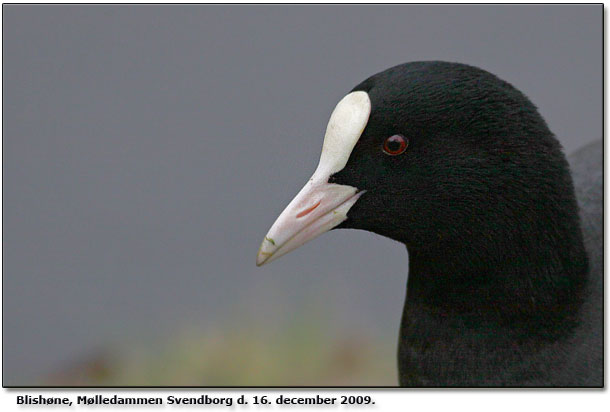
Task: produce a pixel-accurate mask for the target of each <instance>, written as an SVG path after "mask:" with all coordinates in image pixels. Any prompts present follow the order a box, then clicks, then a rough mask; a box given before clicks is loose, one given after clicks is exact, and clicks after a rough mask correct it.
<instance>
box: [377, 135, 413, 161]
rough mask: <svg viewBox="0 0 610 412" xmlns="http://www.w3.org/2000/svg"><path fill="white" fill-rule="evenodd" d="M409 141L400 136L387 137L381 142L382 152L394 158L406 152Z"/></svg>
mask: <svg viewBox="0 0 610 412" xmlns="http://www.w3.org/2000/svg"><path fill="white" fill-rule="evenodd" d="M408 145H409V140H408V139H407V138H406V137H404V136H403V135H401V134H395V135H393V136H390V137H388V138H387V139H385V142H383V151H384V152H386V154H389V155H390V156H396V155H399V154H401V153H403V152H404V151H405V150H407V146H408Z"/></svg>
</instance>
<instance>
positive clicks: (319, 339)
mask: <svg viewBox="0 0 610 412" xmlns="http://www.w3.org/2000/svg"><path fill="white" fill-rule="evenodd" d="M310 315H311V314H310ZM249 325H250V326H245V325H244V324H243V322H242V323H236V322H228V323H227V324H225V325H223V327H222V328H219V327H216V328H211V329H205V330H201V329H198V328H193V327H190V328H185V329H184V330H183V332H182V333H178V334H174V335H172V336H169V337H167V338H164V339H162V340H161V341H157V340H155V341H146V340H144V339H142V340H141V341H138V342H135V343H133V342H132V343H129V344H126V343H123V344H120V345H115V346H114V347H113V348H107V349H105V350H103V351H100V352H96V353H92V354H90V356H87V357H85V358H83V359H81V360H78V361H76V362H74V363H72V364H70V365H67V366H66V367H65V368H63V369H61V370H59V371H57V372H56V373H53V374H52V375H51V376H49V377H47V379H45V384H48V385H60V386H62V385H70V386H80V385H83V386H85V385H92V386H132V385H133V386H135V385H140V386H171V385H177V386H198V385H201V386H284V385H285V386H300V385H303V386H305V385H307V386H356V385H372V386H376V385H380V386H381V385H384V386H391V385H396V383H397V380H396V379H397V378H396V363H395V359H396V357H395V345H394V344H390V343H389V342H385V343H384V342H381V341H380V339H378V338H376V337H375V336H374V335H372V334H367V333H364V332H362V331H358V332H357V333H354V332H337V331H334V330H332V329H331V328H330V327H329V325H328V324H327V323H326V322H325V321H324V319H322V318H321V317H318V316H309V318H307V317H302V318H300V319H296V320H293V321H291V322H281V324H280V325H277V324H275V325H274V324H270V325H268V326H266V327H264V329H261V326H260V325H259V324H256V323H251V324H249Z"/></svg>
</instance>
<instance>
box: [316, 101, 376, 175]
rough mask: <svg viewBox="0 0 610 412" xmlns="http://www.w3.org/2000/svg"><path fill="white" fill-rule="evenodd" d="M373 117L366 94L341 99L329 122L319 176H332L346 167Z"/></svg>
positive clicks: (319, 165) (318, 171) (317, 171)
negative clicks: (370, 116) (371, 116)
mask: <svg viewBox="0 0 610 412" xmlns="http://www.w3.org/2000/svg"><path fill="white" fill-rule="evenodd" d="M370 114H371V100H370V99H369V95H368V94H367V93H366V92H363V91H357V92H352V93H350V94H348V95H347V96H345V97H344V98H343V99H341V101H340V102H339V103H338V104H337V107H335V110H333V113H332V114H331V116H330V120H329V121H328V126H327V127H326V135H325V136H324V144H323V145H322V155H321V156H320V163H319V164H318V169H317V170H316V174H318V173H320V174H322V175H325V176H330V175H331V174H333V173H337V172H338V171H340V170H342V169H343V168H344V167H345V165H346V164H347V161H348V159H349V156H350V154H351V153H352V150H353V149H354V146H355V145H356V143H357V142H358V139H359V138H360V136H361V135H362V132H363V131H364V128H365V127H366V125H367V123H368V120H369V115H370Z"/></svg>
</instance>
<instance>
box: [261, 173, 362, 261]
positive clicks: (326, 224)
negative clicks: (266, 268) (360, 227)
mask: <svg viewBox="0 0 610 412" xmlns="http://www.w3.org/2000/svg"><path fill="white" fill-rule="evenodd" d="M316 180H317V179H313V178H312V179H311V180H310V181H309V182H308V183H307V184H306V185H305V187H304V188H303V189H302V190H301V191H300V192H299V193H298V194H297V195H296V196H295V198H294V199H293V200H292V201H291V202H290V204H289V205H288V206H287V207H286V208H285V209H284V211H283V212H282V213H281V214H280V216H279V217H278V218H277V220H276V221H275V223H274V224H273V226H271V229H269V232H268V233H267V235H266V236H265V238H264V240H263V242H262V243H261V246H260V248H259V250H258V255H257V256H256V265H257V266H261V265H263V264H265V263H269V262H271V261H273V260H275V259H277V258H278V257H280V256H283V255H285V254H286V253H288V252H291V251H293V250H294V249H296V248H298V247H299V246H301V245H303V244H304V243H306V242H308V241H310V240H312V239H314V238H316V237H318V236H319V235H321V234H322V233H324V232H327V231H329V230H330V229H332V228H333V227H335V226H337V225H339V224H340V223H341V222H343V221H344V220H346V219H347V212H348V210H349V209H350V208H351V207H352V206H353V204H354V203H356V201H357V200H358V198H359V197H360V196H361V195H362V194H363V193H364V192H363V191H360V192H359V191H358V189H356V188H355V187H351V186H345V185H338V184H334V183H327V182H319V181H318V182H316Z"/></svg>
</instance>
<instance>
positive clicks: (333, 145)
mask: <svg viewBox="0 0 610 412" xmlns="http://www.w3.org/2000/svg"><path fill="white" fill-rule="evenodd" d="M370 112H371V101H370V99H369V96H368V94H367V93H365V92H362V91H357V92H353V93H350V94H348V95H347V96H345V97H344V98H343V99H342V100H341V101H340V102H339V103H338V104H337V107H335V110H334V111H333V113H332V114H331V117H330V120H329V122H328V126H327V128H326V135H325V137H324V144H323V146H322V155H321V156H320V163H319V164H318V168H317V169H316V171H315V173H314V174H313V176H312V178H311V179H309V182H307V184H306V185H305V187H303V189H301V191H300V192H299V193H298V194H297V195H296V197H295V198H294V199H293V200H292V202H290V204H288V206H286V209H284V211H283V212H282V213H281V214H280V216H279V217H278V218H277V220H276V221H275V223H274V224H273V226H271V229H269V232H268V233H267V236H265V239H264V240H263V242H262V243H261V246H260V248H259V249H258V255H257V256H256V265H257V266H261V265H263V264H265V263H268V262H271V261H273V260H275V259H277V258H278V257H280V256H282V255H285V254H286V253H288V252H290V251H292V250H294V249H296V248H298V247H299V246H301V245H302V244H304V243H306V242H308V241H310V240H311V239H313V238H315V237H317V236H319V235H321V234H322V233H324V232H327V231H329V230H330V229H332V228H333V227H335V226H337V225H339V224H340V223H341V222H343V221H344V220H346V219H347V212H348V210H349V209H350V208H351V207H352V206H353V205H354V203H356V201H357V200H358V198H359V197H360V196H362V194H363V193H364V191H359V190H358V189H357V188H355V187H352V186H346V185H339V184H334V183H328V180H329V178H330V176H331V175H332V174H334V173H337V172H338V171H340V170H341V169H343V168H344V167H345V165H346V164H347V161H348V159H349V156H350V154H351V152H352V150H353V148H354V146H355V145H356V142H357V141H358V139H359V138H360V135H361V134H362V132H363V130H364V128H365V127H366V124H367V122H368V118H369V115H370Z"/></svg>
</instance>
